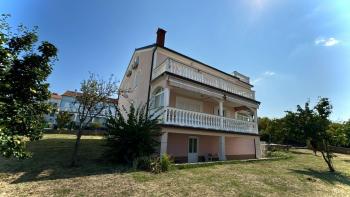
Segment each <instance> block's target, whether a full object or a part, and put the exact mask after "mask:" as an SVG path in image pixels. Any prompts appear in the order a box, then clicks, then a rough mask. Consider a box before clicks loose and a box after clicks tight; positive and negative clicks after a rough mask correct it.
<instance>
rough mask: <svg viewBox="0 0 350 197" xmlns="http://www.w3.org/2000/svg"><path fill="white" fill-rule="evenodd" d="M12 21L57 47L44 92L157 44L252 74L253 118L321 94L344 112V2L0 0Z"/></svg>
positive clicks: (349, 31)
mask: <svg viewBox="0 0 350 197" xmlns="http://www.w3.org/2000/svg"><path fill="white" fill-rule="evenodd" d="M0 13H10V14H11V15H12V17H11V19H10V23H11V24H12V25H16V24H19V23H23V24H25V25H27V26H34V25H37V26H39V36H40V39H41V40H48V41H50V42H52V43H54V44H55V45H56V46H57V47H58V49H59V61H58V62H56V64H55V66H54V70H53V73H52V75H51V76H50V78H49V82H50V83H51V86H50V89H51V91H54V92H59V93H63V92H64V91H65V90H74V89H79V86H80V82H81V81H82V80H83V79H85V78H87V76H88V75H89V72H93V73H97V74H99V75H101V76H103V77H106V78H107V77H108V76H109V75H110V74H114V75H115V76H116V77H117V78H118V79H122V77H123V74H124V72H125V69H126V66H127V64H128V62H129V60H130V57H131V55H132V52H133V50H134V49H135V48H138V47H142V46H145V45H148V44H152V43H154V42H155V32H156V29H157V28H158V27H162V28H164V29H166V30H167V35H166V42H165V45H166V46H167V47H169V48H171V49H174V50H177V51H179V52H181V53H184V54H186V55H188V56H191V57H193V58H195V59H198V60H200V61H203V62H205V63H207V64H210V65H212V66H214V67H217V68H218V69H221V70H223V71H225V72H229V73H230V72H232V71H234V70H237V71H239V72H241V73H243V74H246V75H248V76H250V77H251V80H252V82H253V84H254V85H255V87H254V90H256V92H257V93H256V97H257V100H259V101H261V102H262V103H261V106H260V110H259V116H268V117H281V116H283V115H284V111H285V110H294V109H295V106H296V105H297V104H303V103H304V102H305V101H307V100H308V99H310V100H311V101H312V102H315V101H316V100H317V98H318V96H323V97H329V98H330V99H331V102H332V103H333V106H334V109H333V114H332V117H331V118H332V119H333V120H347V119H349V118H350V88H349V85H350V1H347V0H332V1H329V0H312V1H295V0H249V1H248V0H242V1H239V0H236V1H204V0H194V1H188V0H183V1H164V0H159V1H123V2H122V1H114V0H109V1H108V0H106V1H98V0H91V1H82V0H81V1H69V0H56V1H53V0H52V1H51V0H50V1H44V0H42V1H40V0H26V1H16V0H12V1H10V0H8V1H6V0H1V1H0Z"/></svg>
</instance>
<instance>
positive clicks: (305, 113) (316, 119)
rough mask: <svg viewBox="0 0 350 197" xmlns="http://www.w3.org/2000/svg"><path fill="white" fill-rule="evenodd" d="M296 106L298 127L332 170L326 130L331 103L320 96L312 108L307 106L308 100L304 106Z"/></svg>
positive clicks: (328, 136)
mask: <svg viewBox="0 0 350 197" xmlns="http://www.w3.org/2000/svg"><path fill="white" fill-rule="evenodd" d="M297 108H298V109H297V117H298V122H297V124H298V126H299V128H300V129H301V130H302V131H303V132H304V133H305V136H306V138H308V139H309V140H310V143H311V146H312V147H313V149H314V151H315V152H316V151H319V152H321V154H322V157H323V159H324V160H325V162H326V163H327V165H328V168H329V171H331V172H334V171H335V169H334V166H333V162H332V158H333V154H332V152H331V151H330V149H329V146H330V141H331V136H330V135H329V132H327V129H328V127H329V125H330V121H329V120H328V117H329V115H330V114H331V110H332V105H331V104H330V102H329V100H328V98H320V100H319V101H318V103H317V105H316V106H315V107H314V108H313V109H312V108H310V107H309V102H306V103H305V107H304V108H302V107H300V106H299V105H298V106H297Z"/></svg>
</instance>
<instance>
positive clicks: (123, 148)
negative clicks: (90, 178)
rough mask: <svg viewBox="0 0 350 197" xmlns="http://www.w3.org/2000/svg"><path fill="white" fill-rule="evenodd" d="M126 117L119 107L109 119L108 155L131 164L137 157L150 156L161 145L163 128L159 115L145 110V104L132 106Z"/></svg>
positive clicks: (115, 159)
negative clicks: (160, 139)
mask: <svg viewBox="0 0 350 197" xmlns="http://www.w3.org/2000/svg"><path fill="white" fill-rule="evenodd" d="M126 113H127V114H126V118H127V119H125V118H124V117H123V115H122V113H121V111H120V110H119V109H117V113H116V116H115V117H112V116H111V117H109V119H108V120H107V133H108V135H107V139H108V146H109V147H110V148H109V151H108V152H107V155H108V156H109V157H110V158H111V159H112V160H114V161H118V162H122V163H128V164H131V163H132V162H133V161H134V160H135V159H136V158H139V157H143V156H150V155H152V154H153V153H155V150H156V148H158V147H159V137H160V135H161V128H160V126H159V124H158V117H155V116H154V115H153V114H151V115H148V114H147V113H146V112H145V105H144V106H141V107H138V108H137V109H135V107H134V105H131V106H130V109H129V112H126Z"/></svg>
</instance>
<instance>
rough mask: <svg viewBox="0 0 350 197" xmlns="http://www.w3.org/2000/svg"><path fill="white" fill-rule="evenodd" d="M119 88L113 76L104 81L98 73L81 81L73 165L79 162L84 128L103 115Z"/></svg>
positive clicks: (77, 104) (78, 95)
mask: <svg viewBox="0 0 350 197" xmlns="http://www.w3.org/2000/svg"><path fill="white" fill-rule="evenodd" d="M117 90H118V88H117V85H116V82H114V81H113V80H112V76H111V77H110V79H109V80H108V81H104V80H103V79H98V78H97V76H96V75H94V74H90V77H89V78H88V79H87V80H84V81H83V82H82V83H81V88H80V91H81V93H79V94H78V93H77V95H76V103H75V104H74V106H76V107H77V109H76V112H77V113H78V130H77V133H76V135H77V139H76V142H75V145H74V150H73V156H72V162H71V166H75V165H77V162H78V161H77V155H78V149H79V146H80V139H81V136H82V134H83V133H82V131H83V128H86V127H88V125H89V124H90V123H91V122H92V120H93V119H94V118H95V117H97V116H99V115H101V114H102V112H103V111H104V110H107V109H108V108H109V107H110V106H111V104H113V101H111V99H110V97H112V96H114V95H115V94H116V93H117Z"/></svg>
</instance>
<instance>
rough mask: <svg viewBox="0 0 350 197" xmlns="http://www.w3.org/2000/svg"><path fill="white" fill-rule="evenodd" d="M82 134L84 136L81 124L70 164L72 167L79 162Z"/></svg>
mask: <svg viewBox="0 0 350 197" xmlns="http://www.w3.org/2000/svg"><path fill="white" fill-rule="evenodd" d="M81 136H82V129H81V126H79V129H78V131H77V139H76V141H75V145H74V150H73V155H72V162H71V164H70V166H71V167H74V166H76V165H77V164H78V149H79V146H80V139H81Z"/></svg>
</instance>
